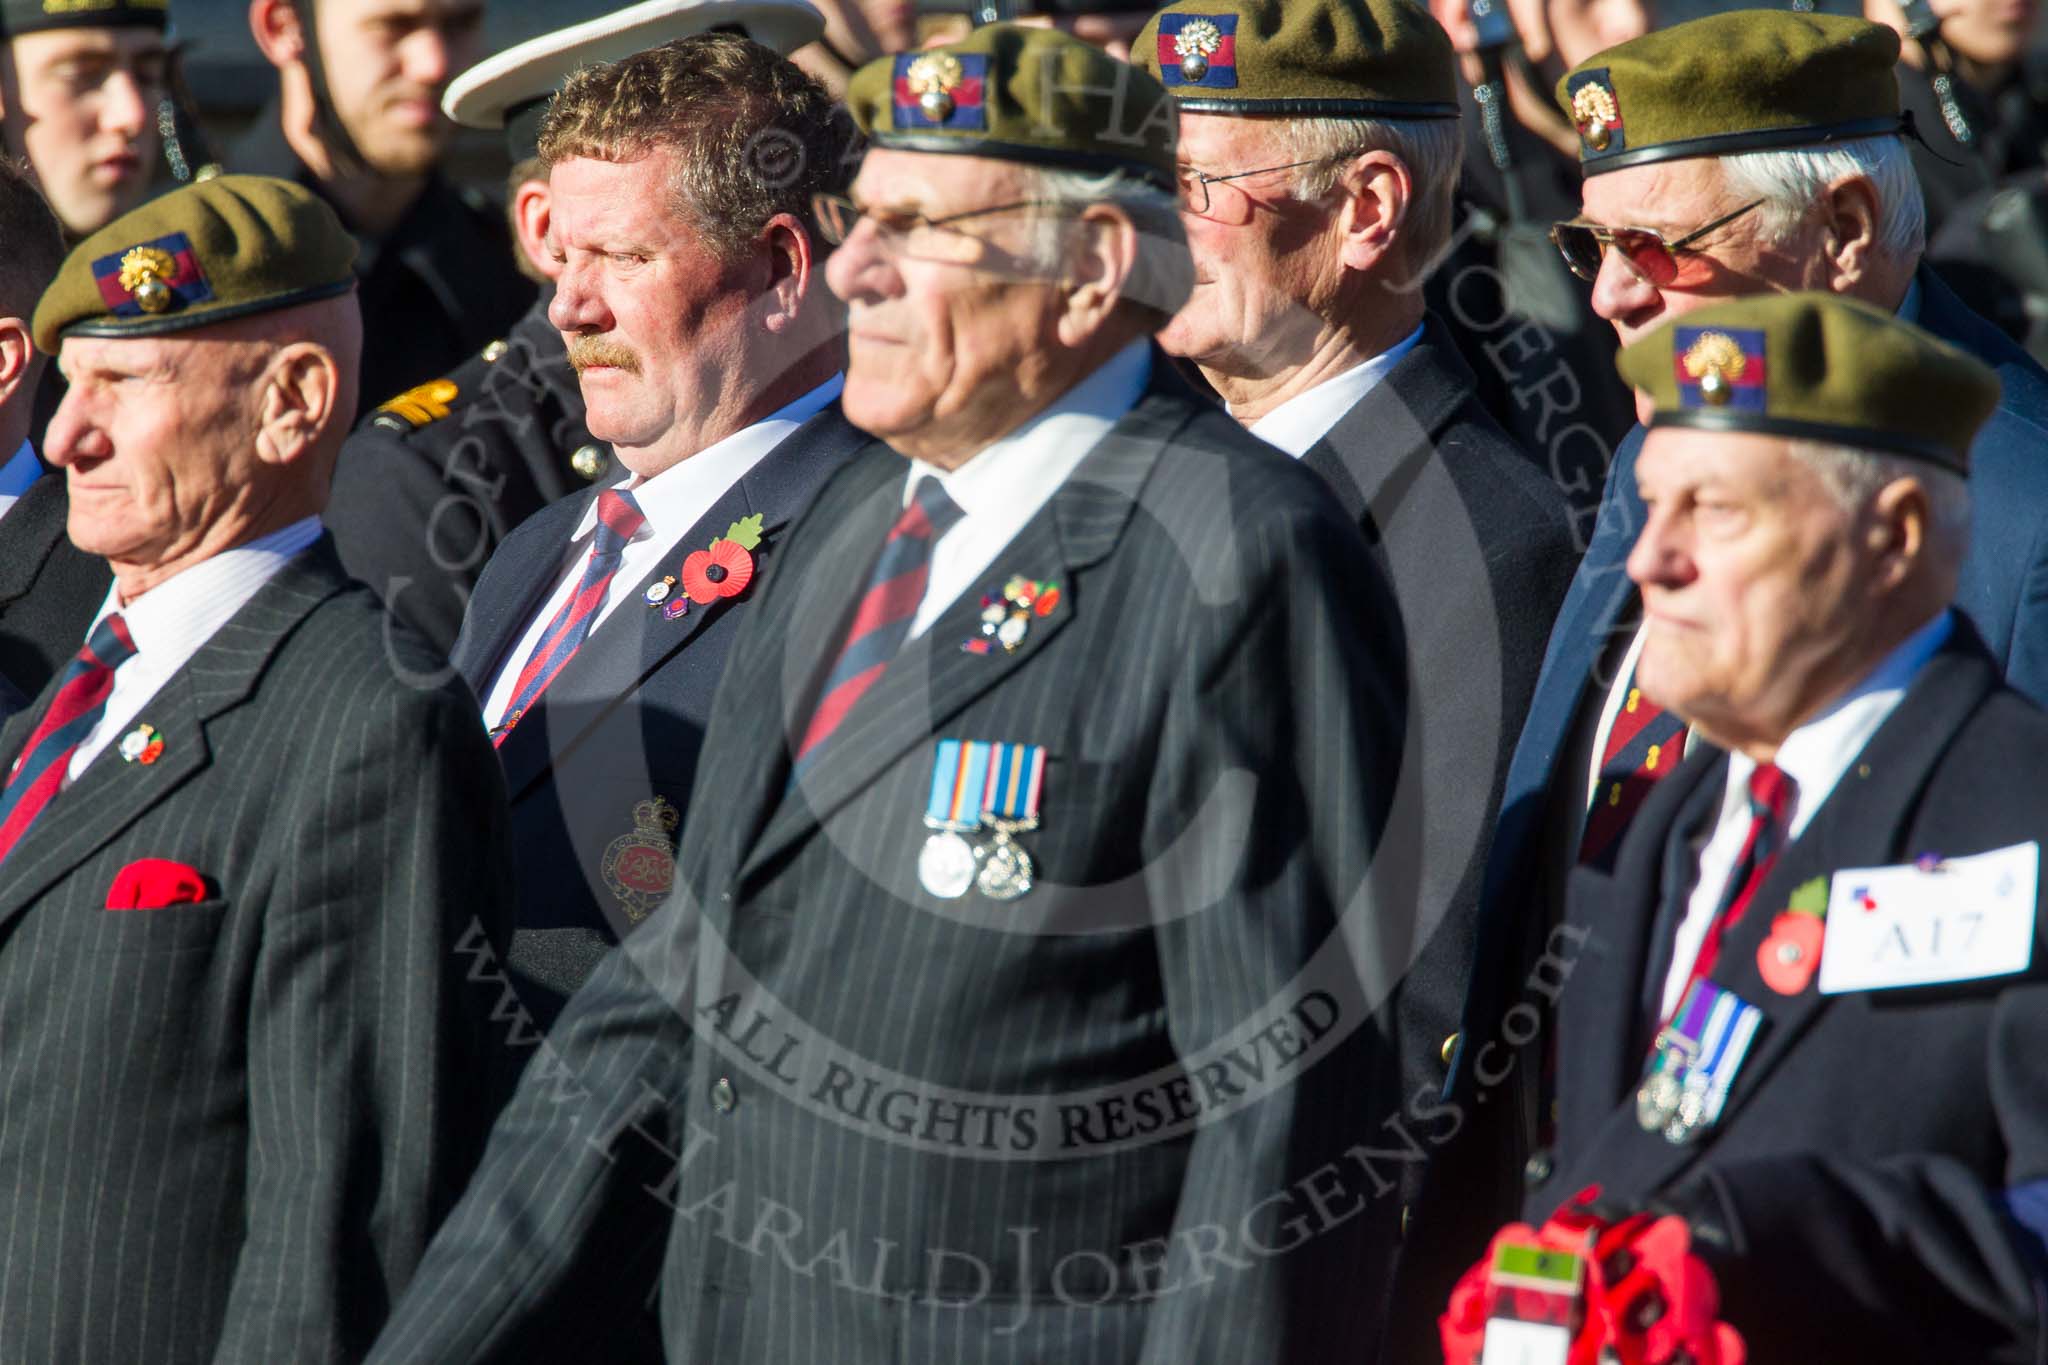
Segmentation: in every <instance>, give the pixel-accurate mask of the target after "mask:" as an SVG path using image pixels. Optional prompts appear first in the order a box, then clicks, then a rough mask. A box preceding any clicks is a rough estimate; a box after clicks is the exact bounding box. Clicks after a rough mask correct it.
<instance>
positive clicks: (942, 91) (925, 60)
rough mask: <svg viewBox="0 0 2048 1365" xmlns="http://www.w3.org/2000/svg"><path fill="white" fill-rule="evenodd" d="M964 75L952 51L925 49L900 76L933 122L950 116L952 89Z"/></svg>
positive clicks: (942, 121)
mask: <svg viewBox="0 0 2048 1365" xmlns="http://www.w3.org/2000/svg"><path fill="white" fill-rule="evenodd" d="M965 75H966V73H965V72H964V71H962V70H961V68H960V61H959V59H958V58H957V57H954V56H953V55H952V54H951V53H947V52H927V53H926V54H925V55H924V56H922V57H919V58H918V59H917V60H916V61H914V62H912V63H911V64H910V70H908V71H906V72H904V73H903V79H904V81H905V82H906V83H907V84H908V85H909V86H910V93H911V94H913V95H915V96H917V107H918V108H920V109H922V110H924V116H925V117H926V118H928V119H930V120H931V121H932V122H933V123H944V122H945V121H946V120H947V119H949V118H951V117H952V116H953V109H954V104H953V92H954V91H955V90H957V89H958V88H959V86H960V82H961V80H962V79H963V78H964V77H965Z"/></svg>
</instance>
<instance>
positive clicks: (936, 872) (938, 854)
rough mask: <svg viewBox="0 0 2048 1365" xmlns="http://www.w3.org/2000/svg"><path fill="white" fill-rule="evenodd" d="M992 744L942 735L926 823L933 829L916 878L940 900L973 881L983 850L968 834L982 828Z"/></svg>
mask: <svg viewBox="0 0 2048 1365" xmlns="http://www.w3.org/2000/svg"><path fill="white" fill-rule="evenodd" d="M988 765H989V746H988V745H986V744H977V743H974V742H972V741H965V740H958V739H942V740H940V741H939V746H938V752H937V753H936V754H935V755H934V756H933V760H932V789H931V800H930V802H929V804H927V805H926V807H925V813H924V823H925V826H926V828H928V829H930V830H931V831H932V834H931V837H929V838H928V839H926V840H925V841H924V851H923V852H922V853H920V854H918V857H917V880H918V884H919V885H921V886H923V887H924V889H925V890H927V891H929V892H931V893H932V894H933V895H934V896H937V897H938V898H939V899H940V900H948V901H950V900H958V899H959V898H960V897H962V896H964V895H966V894H967V892H968V889H969V888H970V887H972V886H973V885H974V877H975V873H976V872H977V871H979V870H980V867H981V860H982V858H983V857H984V856H985V853H984V850H983V849H982V848H981V847H980V846H979V845H978V844H976V843H974V842H973V841H971V840H970V839H968V837H967V836H968V835H970V834H973V833H975V832H977V831H978V830H980V828H981V800H982V794H983V792H984V791H985V790H986V788H987V785H988Z"/></svg>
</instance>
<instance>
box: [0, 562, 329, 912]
mask: <svg viewBox="0 0 2048 1365" xmlns="http://www.w3.org/2000/svg"><path fill="white" fill-rule="evenodd" d="M348 586H349V579H348V576H347V574H346V573H345V572H343V570H342V567H341V561H340V559H339V558H338V557H337V556H336V555H335V552H334V542H333V540H332V539H331V538H330V537H328V536H325V535H322V536H321V538H320V539H319V540H318V541H317V542H316V543H315V544H314V545H313V546H312V548H311V549H309V550H307V551H306V552H305V553H304V554H302V555H299V556H298V557H297V558H295V559H293V560H292V561H291V562H290V563H289V564H287V565H285V566H284V568H282V569H281V570H279V571H278V573H277V575H276V577H274V578H272V579H271V580H270V581H269V582H268V583H266V584H264V585H263V587H262V588H261V589H260V590H259V591H258V592H257V593H256V595H255V596H254V597H252V598H250V599H249V601H248V603H247V604H246V605H244V606H243V607H242V609H241V610H240V611H238V612H236V613H235V614H234V616H233V617H231V618H230V619H229V620H228V623H227V624H226V625H224V626H222V627H221V628H220V629H219V630H218V631H216V632H215V633H214V635H213V638H211V639H210V640H208V641H207V642H206V643H205V644H204V645H202V646H201V647H200V649H199V652H198V653H196V654H194V655H193V656H192V658H191V659H190V661H188V662H187V663H186V665H185V666H184V667H183V668H182V669H180V670H178V672H177V673H176V674H175V675H173V676H172V678H171V680H170V681H169V682H168V683H166V684H165V685H164V687H163V688H162V690H160V691H159V692H158V693H157V694H156V696H154V697H152V698H151V699H150V701H149V703H148V704H147V706H146V707H145V708H144V715H145V716H146V717H148V719H149V723H150V724H152V725H154V726H155V727H156V728H157V729H158V730H159V731H160V732H161V733H162V734H163V736H164V752H163V755H162V757H160V758H158V759H157V761H156V762H154V763H150V764H140V763H127V762H124V761H123V760H122V758H121V755H120V753H119V752H118V745H117V744H110V745H108V746H107V748H106V749H105V750H104V751H102V752H101V753H100V755H99V756H98V757H97V758H95V759H94V760H93V761H92V763H91V764H90V765H88V766H87V768H86V770H85V771H84V772H83V773H82V774H80V776H79V779H78V781H77V782H75V783H74V784H72V786H71V787H70V788H68V789H67V790H65V791H64V792H62V793H60V794H59V795H58V797H57V798H56V800H55V801H54V802H53V803H52V805H51V808H50V809H49V810H47V811H45V812H44V814H43V818H41V819H40V820H38V821H37V822H36V824H35V826H34V827H33V828H32V829H30V830H29V832H28V833H27V834H26V835H25V836H24V837H23V838H22V841H21V842H20V843H19V844H17V845H16V846H15V848H14V851H13V853H12V854H10V855H9V856H8V858H7V861H6V862H5V863H4V864H0V930H4V929H5V927H6V926H7V925H8V924H11V923H12V922H13V921H14V919H15V918H16V917H17V916H19V915H20V914H21V913H22V911H23V910H24V909H26V908H27V907H28V906H29V904H30V903H32V902H33V901H34V900H35V898H36V897H38V896H40V895H41V894H42V893H43V892H44V891H46V890H48V889H49V888H50V886H51V885H52V884H54V883H55V882H56V881H57V880H58V879H60V878H62V877H63V876H65V875H66V874H67V873H69V872H70V871H71V870H72V869H73V868H75V867H77V866H78V865H79V864H80V863H82V862H84V861H85V860H86V859H87V858H89V857H91V856H92V855H93V854H94V853H96V852H98V851H99V850H100V849H101V848H104V847H105V846H106V845H107V844H108V843H109V842H110V841H112V840H113V839H114V837H115V836H116V835H118V834H120V832H121V831H122V830H124V829H126V828H128V827H129V826H130V825H132V824H134V823H135V821H136V820H137V819H139V818H141V816H142V815H143V814H144V813H145V812H147V811H148V810H149V809H150V808H151V807H153V806H155V805H156V804H157V803H158V802H160V801H162V800H163V799H164V798H165V797H167V796H169V795H170V794H171V793H172V792H173V791H175V790H177V789H178V788H179V787H180V786H182V785H183V784H184V782H185V780H186V779H187V778H189V777H190V776H191V775H192V774H193V773H195V772H198V771H199V770H200V769H201V768H203V767H205V766H206V765H207V763H209V762H210V761H211V751H210V750H209V748H208V746H207V742H206V723H207V722H208V721H209V720H211V719H212V718H213V717H215V716H217V715H219V714H220V713H221V712H223V711H225V710H227V709H228V708H229V707H231V706H234V705H236V704H237V703H239V702H240V701H242V700H243V699H244V698H246V697H247V696H248V695H249V693H250V692H251V691H253V690H254V688H255V686H256V682H257V679H258V678H260V677H261V676H262V674H263V670H264V669H265V668H266V667H267V666H268V665H269V663H270V658H271V655H272V654H274V653H275V652H276V650H277V647H278V645H279V644H280V643H282V642H283V640H284V638H285V637H286V636H287V635H289V634H290V633H291V632H292V630H293V629H295V628H296V627H297V626H298V624H299V623H300V622H301V621H303V620H304V619H305V618H306V617H307V616H308V615H309V614H310V613H311V612H312V611H313V609H314V608H315V607H317V606H318V605H319V604H320V603H321V602H323V601H325V600H326V599H327V598H329V597H332V596H333V595H334V594H336V593H338V592H341V591H343V590H345V589H346V588H347V587H348ZM56 686H57V684H56V683H55V682H52V684H51V686H50V687H49V688H47V689H45V690H44V693H43V695H42V696H41V697H39V698H38V699H37V704H36V705H35V706H34V707H32V708H30V709H29V710H28V711H25V712H23V713H22V714H21V715H19V716H16V717H15V718H14V719H13V720H12V721H10V722H9V723H8V725H7V728H6V729H5V731H0V766H11V765H12V764H13V761H14V756H15V754H16V753H17V752H18V751H19V750H20V748H21V746H22V745H23V744H24V743H25V742H26V741H27V739H28V735H29V732H30V731H31V730H33V729H34V728H35V723H36V721H37V720H39V719H40V718H41V716H42V714H43V712H44V711H45V710H46V709H47V708H48V707H49V704H50V701H51V698H52V697H53V696H54V695H55V693H56Z"/></svg>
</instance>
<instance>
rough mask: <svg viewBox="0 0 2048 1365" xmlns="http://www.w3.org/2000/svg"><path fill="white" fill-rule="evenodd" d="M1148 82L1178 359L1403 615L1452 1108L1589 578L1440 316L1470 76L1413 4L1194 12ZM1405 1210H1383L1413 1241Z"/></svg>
mask: <svg viewBox="0 0 2048 1365" xmlns="http://www.w3.org/2000/svg"><path fill="white" fill-rule="evenodd" d="M1212 34H1214V35H1216V38H1214V39H1212V38H1211V36H1210V35H1212ZM1331 35H1335V36H1334V40H1333V39H1332V37H1331ZM1223 39H1227V40H1228V41H1229V47H1228V49H1227V60H1225V57H1226V49H1224V48H1223V47H1222V46H1221V45H1220V43H1221V40H1223ZM1137 60H1138V63H1139V65H1140V66H1142V67H1143V68H1144V69H1146V70H1148V71H1150V72H1152V73H1154V74H1156V75H1158V76H1159V77H1160V78H1161V80H1162V81H1163V83H1164V84H1165V85H1166V88H1167V90H1168V91H1169V92H1170V93H1171V94H1173V95H1174V96H1175V99H1176V102H1177V104H1178V105H1179V109H1180V137H1181V143H1180V191H1181V207H1182V216H1183V221H1184V223H1185V225H1186V228H1187V234H1188V244H1189V246H1190V248H1191V249H1192V251H1193V254H1194V263H1195V287H1194V292H1193V294H1192V295H1191V296H1190V298H1189V300H1188V303H1187V306H1186V307H1184V308H1183V309H1182V310H1181V311H1180V313H1179V314H1177V315H1176V316H1175V318H1174V319H1173V321H1172V323H1171V324H1169V325H1168V326H1167V328H1166V329H1165V330H1164V331H1163V332H1161V333H1160V337H1159V340H1160V343H1161V345H1163V346H1164V347H1165V348H1166V349H1167V350H1168V351H1170V352H1172V353H1174V354H1176V355H1181V356H1186V357H1188V358H1189V359H1191V360H1193V361H1194V362H1195V363H1196V364H1197V365H1199V366H1200V367H1201V370H1202V373H1203V376H1204V377H1205V378H1206V379H1207V380H1208V381H1209V383H1210V384H1211V385H1212V386H1213V387H1214V388H1215V389H1216V391H1217V392H1218V393H1219V394H1221V395H1222V396H1223V398H1224V399H1225V401H1226V402H1227V403H1228V404H1229V408H1230V413H1231V416H1233V417H1235V418H1236V419H1237V420H1238V421H1239V422H1240V423H1242V424H1243V425H1244V426H1246V427H1247V428H1248V429H1249V430H1250V431H1251V433H1252V435H1254V436H1258V437H1261V438H1262V439H1264V440H1266V441H1268V442H1270V443H1271V444H1273V445H1276V446H1278V447H1279V448H1280V449H1281V450H1283V451H1285V452H1286V453H1287V454H1288V455H1290V456H1293V457H1294V458H1295V459H1297V460H1299V461H1300V462H1301V463H1302V464H1304V465H1306V466H1307V467H1308V468H1310V469H1312V470H1314V471H1315V472H1316V473H1317V474H1319V475H1321V476H1322V478H1323V479H1324V481H1325V482H1326V483H1327V484H1328V485H1329V487H1330V490H1331V492H1332V493H1333V494H1334V495H1335V497H1336V499H1337V501H1338V503H1339V504H1340V505H1341V506H1342V507H1343V508H1344V510H1345V512H1346V514H1347V515H1349V516H1350V517H1351V518H1352V519H1353V520H1354V521H1356V522H1357V523H1358V524H1359V526H1360V527H1361V529H1362V530H1363V531H1364V532H1365V534H1366V538H1367V540H1368V541H1369V542H1371V543H1372V544H1373V545H1375V546H1376V547H1377V549H1378V551H1379V553H1380V556H1381V558H1382V562H1383V563H1385V565H1386V566H1387V572H1388V577H1389V578H1390V579H1391V580H1392V582H1393V585H1394V592H1395V595H1396V597H1397V599H1398V601H1399V604H1400V610H1401V618H1402V626H1403V632H1404V635H1405V638H1406V646H1407V655H1406V665H1407V669H1408V674H1409V678H1410V680H1411V689H1412V690H1411V692H1410V706H1411V716H1412V717H1413V719H1414V721H1415V722H1416V725H1415V733H1416V734H1417V735H1418V736H1419V744H1420V755H1419V766H1418V767H1417V769H1416V772H1417V773H1418V774H1419V777H1418V780H1419V782H1420V783H1421V785H1422V789H1423V791H1424V792H1425V793H1426V795H1425V799H1424V806H1423V810H1424V829H1425V831H1426V836H1425V838H1424V840H1423V842H1422V843H1421V844H1420V845H1418V846H1417V847H1416V848H1415V849H1414V850H1413V856H1415V857H1416V858H1417V859H1418V862H1419V867H1420V871H1421V878H1420V883H1419V884H1420V889H1421V897H1422V899H1421V902H1420V904H1419V907H1418V923H1419V926H1420V929H1421V931H1422V932H1423V934H1424V935H1425V936H1426V937H1427V938H1428V947H1427V949H1426V950H1425V951H1423V952H1422V953H1421V955H1420V956H1419V958H1418V959H1417V961H1416V963H1415V965H1414V966H1413V967H1412V968H1411V969H1410V971H1409V973H1408V975H1407V978H1406V980H1405V981H1404V983H1403V986H1402V991H1401V995H1400V997H1399V1000H1398V1009H1397V1014H1396V1018H1397V1021H1398V1029H1399V1032H1400V1034H1401V1046H1400V1056H1401V1061H1402V1065H1403V1069H1404V1075H1405V1083H1404V1084H1403V1085H1402V1087H1401V1090H1400V1093H1401V1094H1402V1095H1411V1094H1414V1093H1416V1091H1417V1090H1418V1089H1434V1088H1435V1087H1437V1086H1439V1085H1441V1084H1442V1082H1443V1076H1444V1056H1445V1053H1446V1047H1447V1045H1446V1040H1447V1038H1449V1036H1450V1035H1451V1034H1452V1033H1453V1032H1454V1031H1455V1030H1456V1029H1457V1026H1458V1019H1459V1013H1460V1010H1461V1009H1462V1007H1463V1004H1464V995H1465V978H1466V974H1467V969H1468V964H1469V962H1470V958H1471V951H1472V927H1473V922H1474V917H1475V916H1476V914H1477V911H1478V902H1479V879H1480V875H1481V873H1482V871H1483V870H1484V867H1485V860H1484V849H1485V836H1486V834H1487V833H1488V832H1489V831H1490V830H1491V829H1492V827H1493V821H1494V818H1495V816H1496V814H1497V809H1496V802H1497V799H1498V795H1499V792H1500V788H1501V784H1502V782H1503V781H1504V780H1505V778H1506V775H1507V766H1508V760H1509V758H1510V757H1511V756H1512V754H1513V749H1514V741H1515V736H1516V734H1517V733H1519V731H1520V729H1521V717H1522V715H1523V712H1524V711H1525V710H1526V708H1527V707H1528V704H1529V697H1530V694H1531V693H1532V692H1533V690H1534V688H1535V685H1536V675H1537V671H1538V669H1539V668H1540V667H1541V665H1542V662H1543V647H1544V642H1545V640H1547V639H1548V638H1549V635H1550V626H1551V621H1552V619H1553V618H1554V617H1555V615H1556V612H1557V606H1558V603H1559V602H1560V601H1561V600H1562V599H1563V597H1564V592H1565V588H1566V587H1567V585H1568V584H1569V583H1570V581H1571V575H1572V570H1573V568H1574V567H1575V566H1576V564H1577V562H1578V557H1577V550H1576V546H1575V545H1574V542H1573V537H1572V531H1571V525H1570V520H1569V513H1568V510H1567V503H1566V496H1565V492H1564V490H1563V489H1561V488H1560V487H1559V486H1558V485H1557V484H1556V483H1555V482H1554V481H1553V480H1551V479H1550V478H1549V477H1547V476H1546V474H1545V473H1544V472H1543V470H1542V469H1541V468H1540V467H1539V465H1538V463H1537V462H1536V461H1535V460H1533V459H1532V458H1531V457H1530V456H1529V454H1528V453H1527V452H1526V451H1524V450H1523V449H1522V448H1521V447H1520V446H1519V445H1517V444H1516V443H1515V442H1514V440H1513V439H1512V438H1511V437H1509V436H1508V435H1507V433H1506V432H1504V431H1503V430H1501V428H1500V427H1499V425H1498V424H1496V423H1495V421H1494V420H1493V418H1492V417H1491V416H1489V415H1488V414H1487V413H1486V411H1485V410H1484V409H1483V408H1482V407H1481V406H1480V402H1479V398H1478V394H1477V382H1476V380H1475V379H1474V377H1473V375H1472V371H1471V370H1470V368H1469V367H1467V365H1466V364H1465V362H1464V361H1463V359H1462V358H1460V356H1459V354H1458V350H1457V345H1456V343H1455V342H1454V340H1453V339H1452V337H1451V334H1450V331H1449V329H1448V328H1447V327H1446V326H1445V325H1444V324H1443V322H1441V321H1440V320H1438V319H1437V318H1436V317H1434V316H1431V315H1428V314H1427V313H1426V311H1425V307H1424V303H1423V296H1422V290H1421V288H1420V281H1421V280H1422V278H1423V276H1424V275H1426V274H1427V273H1428V271H1429V270H1430V269H1431V268H1432V266H1433V265H1434V263H1435V262H1436V261H1437V259H1438V258H1439V257H1440V255H1441V253H1442V252H1443V251H1444V250H1445V248H1446V245H1447V243H1448V241H1449V238H1450V233H1451V196H1452V190H1453V187H1454V186H1455V184H1456V182H1457V179H1458V167H1459V162H1460V159H1461V150H1462V144H1461V141H1460V136H1459V129H1458V118H1457V112H1456V111H1457V103H1456V101H1457V72H1456V67H1455V55H1454V54H1453V52H1452V50H1451V45H1450V42H1449V40H1448V39H1447V38H1446V37H1445V36H1444V33H1443V30H1442V29H1441V28H1439V27H1438V26H1437V24H1436V22H1435V21H1434V20H1432V19H1431V18H1430V17H1429V16H1428V14H1426V13H1424V12H1423V11H1422V10H1421V9H1420V8H1418V7H1416V6H1414V5H1411V4H1408V3H1405V0H1312V2H1311V3H1302V2H1301V0H1285V3H1282V0H1224V2H1223V3H1217V0H1180V3H1177V4H1173V5H1169V6H1168V7H1167V8H1165V9H1164V10H1162V11H1161V12H1160V14H1159V16H1158V17H1157V18H1156V19H1155V20H1154V22H1153V24H1152V25H1151V26H1150V27H1148V28H1147V30H1146V31H1145V33H1144V34H1142V35H1140V38H1139V42H1138V58H1137ZM1418 946H1419V945H1418ZM1408 1174H1409V1175H1410V1177H1411V1178H1412V1177H1413V1176H1415V1175H1416V1174H1417V1172H1416V1171H1415V1170H1414V1169H1412V1168H1411V1169H1410V1171H1409V1172H1408ZM1413 1192H1414V1191H1413V1190H1412V1189H1411V1190H1410V1191H1409V1193H1410V1194H1412V1193H1413ZM1400 1210H1401V1201H1399V1200H1395V1199H1388V1200H1385V1201H1383V1213H1384V1216H1385V1217H1386V1218H1388V1219H1389V1220H1390V1226H1391V1225H1392V1224H1393V1223H1395V1222H1398V1219H1399V1214H1400ZM1392 1240H1393V1239H1392V1238H1391V1237H1389V1239H1388V1241H1389V1243H1391V1242H1392Z"/></svg>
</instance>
